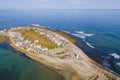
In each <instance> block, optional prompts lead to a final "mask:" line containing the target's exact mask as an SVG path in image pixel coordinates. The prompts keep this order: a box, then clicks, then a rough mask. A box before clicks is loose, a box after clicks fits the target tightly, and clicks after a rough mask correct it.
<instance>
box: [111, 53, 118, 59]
mask: <svg viewBox="0 0 120 80" xmlns="http://www.w3.org/2000/svg"><path fill="white" fill-rule="evenodd" d="M109 55H110V56H113V57H114V58H115V59H120V55H118V54H117V53H112V54H109Z"/></svg>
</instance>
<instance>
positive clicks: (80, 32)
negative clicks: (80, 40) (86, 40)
mask: <svg viewBox="0 0 120 80" xmlns="http://www.w3.org/2000/svg"><path fill="white" fill-rule="evenodd" d="M75 33H78V34H84V31H75Z"/></svg>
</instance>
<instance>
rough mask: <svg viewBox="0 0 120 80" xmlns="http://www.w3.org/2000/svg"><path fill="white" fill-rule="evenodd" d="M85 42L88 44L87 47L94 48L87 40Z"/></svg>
mask: <svg viewBox="0 0 120 80" xmlns="http://www.w3.org/2000/svg"><path fill="white" fill-rule="evenodd" d="M86 44H87V45H88V46H89V47H91V48H95V47H94V46H92V45H91V44H90V43H88V42H87V41H86Z"/></svg>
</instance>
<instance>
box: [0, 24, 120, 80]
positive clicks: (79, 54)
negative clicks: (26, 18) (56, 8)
mask: <svg viewBox="0 0 120 80" xmlns="http://www.w3.org/2000/svg"><path fill="white" fill-rule="evenodd" d="M0 36H1V38H0V39H1V40H2V39H4V41H8V42H9V43H10V45H11V46H12V47H13V48H15V49H16V50H18V51H20V52H23V53H24V54H25V55H26V56H28V57H30V58H31V59H33V60H35V61H37V62H38V63H40V64H43V65H45V66H47V67H48V68H50V69H52V70H54V71H56V72H58V73H59V74H60V75H62V76H63V77H64V78H65V80H120V77H119V76H117V75H115V74H113V73H112V72H110V71H108V70H106V69H105V68H103V67H102V66H100V65H99V64H97V63H96V62H94V61H93V60H92V59H90V58H89V57H88V56H87V55H86V54H85V53H84V52H83V51H82V50H81V49H80V48H78V47H77V46H76V45H74V44H73V43H74V42H75V40H73V39H70V38H67V37H65V36H66V35H65V36H64V35H63V34H61V33H59V32H57V31H53V30H50V29H48V28H44V27H40V26H39V27H36V26H22V27H12V28H9V29H4V30H1V31H0ZM1 42H3V41H1ZM72 42H73V43H72Z"/></svg>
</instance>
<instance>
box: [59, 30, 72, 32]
mask: <svg viewBox="0 0 120 80" xmlns="http://www.w3.org/2000/svg"><path fill="white" fill-rule="evenodd" d="M60 31H62V32H65V33H70V32H69V31H65V30H60Z"/></svg>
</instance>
